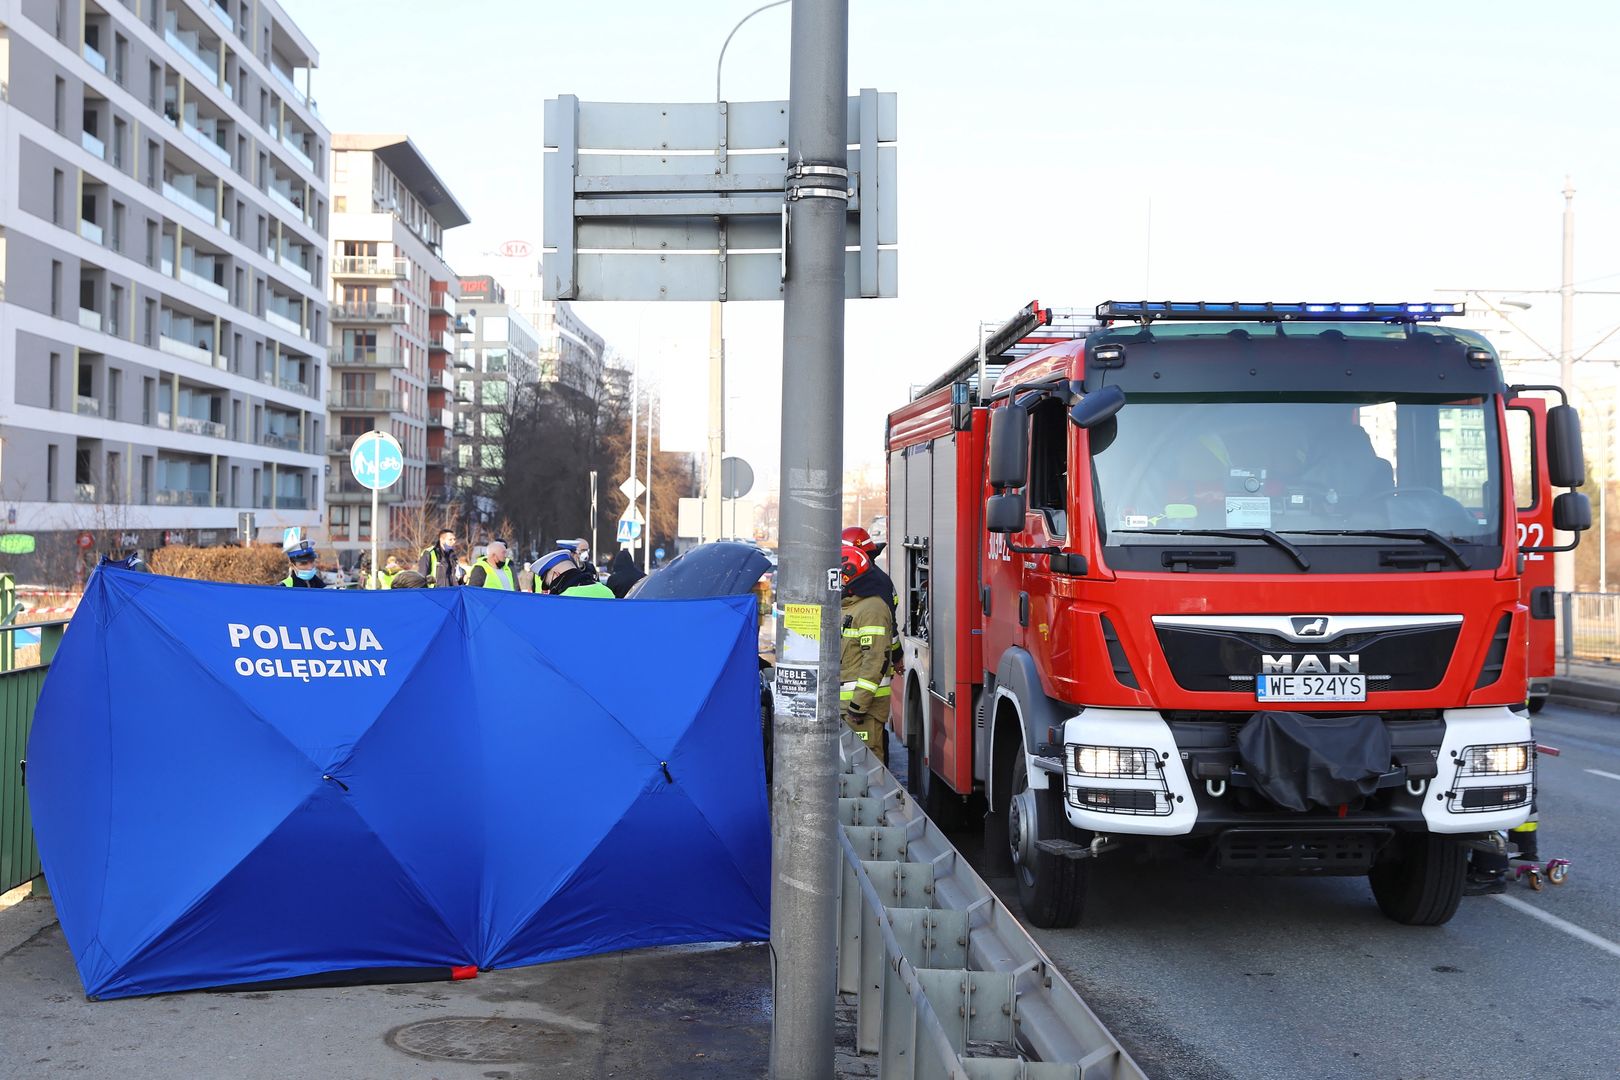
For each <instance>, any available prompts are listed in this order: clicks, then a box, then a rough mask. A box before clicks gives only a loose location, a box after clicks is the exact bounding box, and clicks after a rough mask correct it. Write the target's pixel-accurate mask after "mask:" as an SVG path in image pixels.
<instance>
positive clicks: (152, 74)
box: [146, 4, 163, 112]
mask: <svg viewBox="0 0 1620 1080" xmlns="http://www.w3.org/2000/svg"><path fill="white" fill-rule="evenodd" d="M160 6H161V5H158V4H153V5H152V10H153V11H156V10H157V9H158V7H160ZM162 92H163V69H162V68H160V67H158V66H157V65H156V64H152V65H151V66H150V67H148V68H147V69H146V104H147V106H148V107H149V108H150V109H151V110H152V111H153V112H157V110H158V95H160V94H161V93H162Z"/></svg>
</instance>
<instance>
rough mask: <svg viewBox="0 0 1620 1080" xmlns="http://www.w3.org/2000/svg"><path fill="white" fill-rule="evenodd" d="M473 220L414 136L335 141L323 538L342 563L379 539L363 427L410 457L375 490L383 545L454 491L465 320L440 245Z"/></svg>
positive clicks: (430, 514)
mask: <svg viewBox="0 0 1620 1080" xmlns="http://www.w3.org/2000/svg"><path fill="white" fill-rule="evenodd" d="M467 220H468V219H467V214H466V212H465V211H464V210H462V208H461V205H460V204H459V203H457V202H456V200H455V198H454V196H452V195H451V194H450V192H449V190H448V189H447V188H446V187H445V186H444V184H443V182H442V181H441V180H440V179H439V178H438V176H437V174H435V173H434V171H433V169H432V167H431V166H430V165H429V164H428V162H427V160H426V158H424V157H423V156H422V154H421V152H420V151H418V150H417V148H416V147H415V145H414V144H412V143H411V141H410V139H409V138H407V137H406V136H404V135H348V134H341V133H340V134H338V135H337V136H335V137H334V138H333V141H332V258H331V264H332V273H331V278H332V308H331V323H332V352H331V368H332V378H331V388H330V391H329V393H328V395H327V411H328V423H327V429H328V432H329V438H328V440H327V445H326V450H327V452H328V454H329V455H330V463H331V468H330V470H329V473H328V477H327V483H326V502H327V509H326V526H327V534H326V538H327V541H328V543H330V544H331V545H332V546H333V547H334V548H335V549H336V550H337V552H338V556H339V561H340V562H342V563H343V564H344V565H349V566H352V565H353V564H354V563H355V562H356V561H357V560H358V558H359V556H360V554H361V553H362V552H363V551H367V550H369V549H370V547H371V543H372V531H373V522H372V520H371V490H370V489H369V488H366V487H362V486H361V485H360V483H359V482H358V481H357V480H355V479H354V476H353V475H352V473H351V472H350V470H349V451H350V450H351V449H352V448H353V446H354V442H355V440H356V439H358V438H359V437H360V436H361V435H363V434H365V433H366V432H368V431H372V430H377V431H385V432H387V433H389V434H390V435H392V436H394V438H395V439H397V440H399V445H400V447H401V449H402V450H403V451H404V456H405V471H404V475H403V476H402V477H401V478H400V480H399V482H398V483H397V484H395V485H394V486H393V487H391V488H389V489H388V490H386V491H384V492H382V493H381V495H380V496H379V499H380V505H379V511H380V516H381V518H382V520H381V521H380V522H377V523H375V528H376V531H377V536H376V540H377V543H378V545H379V546H380V547H389V546H397V545H399V544H401V543H404V542H406V541H410V542H416V541H419V540H420V539H421V536H422V534H423V533H424V532H425V531H427V530H428V529H430V528H432V527H433V526H434V525H436V523H437V522H436V519H437V517H438V516H439V511H438V508H439V507H440V506H441V505H442V504H444V503H445V502H447V501H449V500H450V498H452V497H453V490H452V482H451V477H452V475H453V472H454V464H455V443H454V431H453V418H454V408H455V400H454V394H455V376H456V372H455V367H454V365H455V361H456V358H457V355H458V354H457V335H458V330H459V329H460V323H459V321H458V317H457V309H456V288H455V279H454V277H453V275H452V274H451V271H450V268H449V267H448V266H447V265H446V264H445V261H444V255H443V250H444V248H443V244H444V230H446V229H453V228H455V227H456V226H458V225H465V224H466V223H467ZM430 518H432V519H435V520H433V521H429V520H428V519H430Z"/></svg>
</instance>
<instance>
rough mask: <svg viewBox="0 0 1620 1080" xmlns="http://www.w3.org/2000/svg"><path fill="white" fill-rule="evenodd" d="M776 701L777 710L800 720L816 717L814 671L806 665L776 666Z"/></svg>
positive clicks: (812, 667)
mask: <svg viewBox="0 0 1620 1080" xmlns="http://www.w3.org/2000/svg"><path fill="white" fill-rule="evenodd" d="M776 700H777V703H778V706H779V708H780V709H781V710H782V711H783V712H785V713H787V714H788V715H789V716H793V717H797V718H798V719H800V720H812V719H814V718H815V715H816V669H815V667H814V666H812V665H806V664H778V665H777V667H776Z"/></svg>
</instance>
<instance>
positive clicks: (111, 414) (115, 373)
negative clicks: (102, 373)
mask: <svg viewBox="0 0 1620 1080" xmlns="http://www.w3.org/2000/svg"><path fill="white" fill-rule="evenodd" d="M123 396H124V373H123V372H122V371H119V370H118V369H117V368H108V369H107V419H109V420H116V419H118V399H119V398H121V397H123Z"/></svg>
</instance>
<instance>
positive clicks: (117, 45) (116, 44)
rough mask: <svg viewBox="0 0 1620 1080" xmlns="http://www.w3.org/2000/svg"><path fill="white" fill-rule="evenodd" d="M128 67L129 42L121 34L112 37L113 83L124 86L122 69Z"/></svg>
mask: <svg viewBox="0 0 1620 1080" xmlns="http://www.w3.org/2000/svg"><path fill="white" fill-rule="evenodd" d="M128 66H129V42H128V41H127V40H125V38H124V35H123V34H114V35H113V81H114V82H116V83H118V85H119V86H123V85H124V69H125V68H126V67H128Z"/></svg>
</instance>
